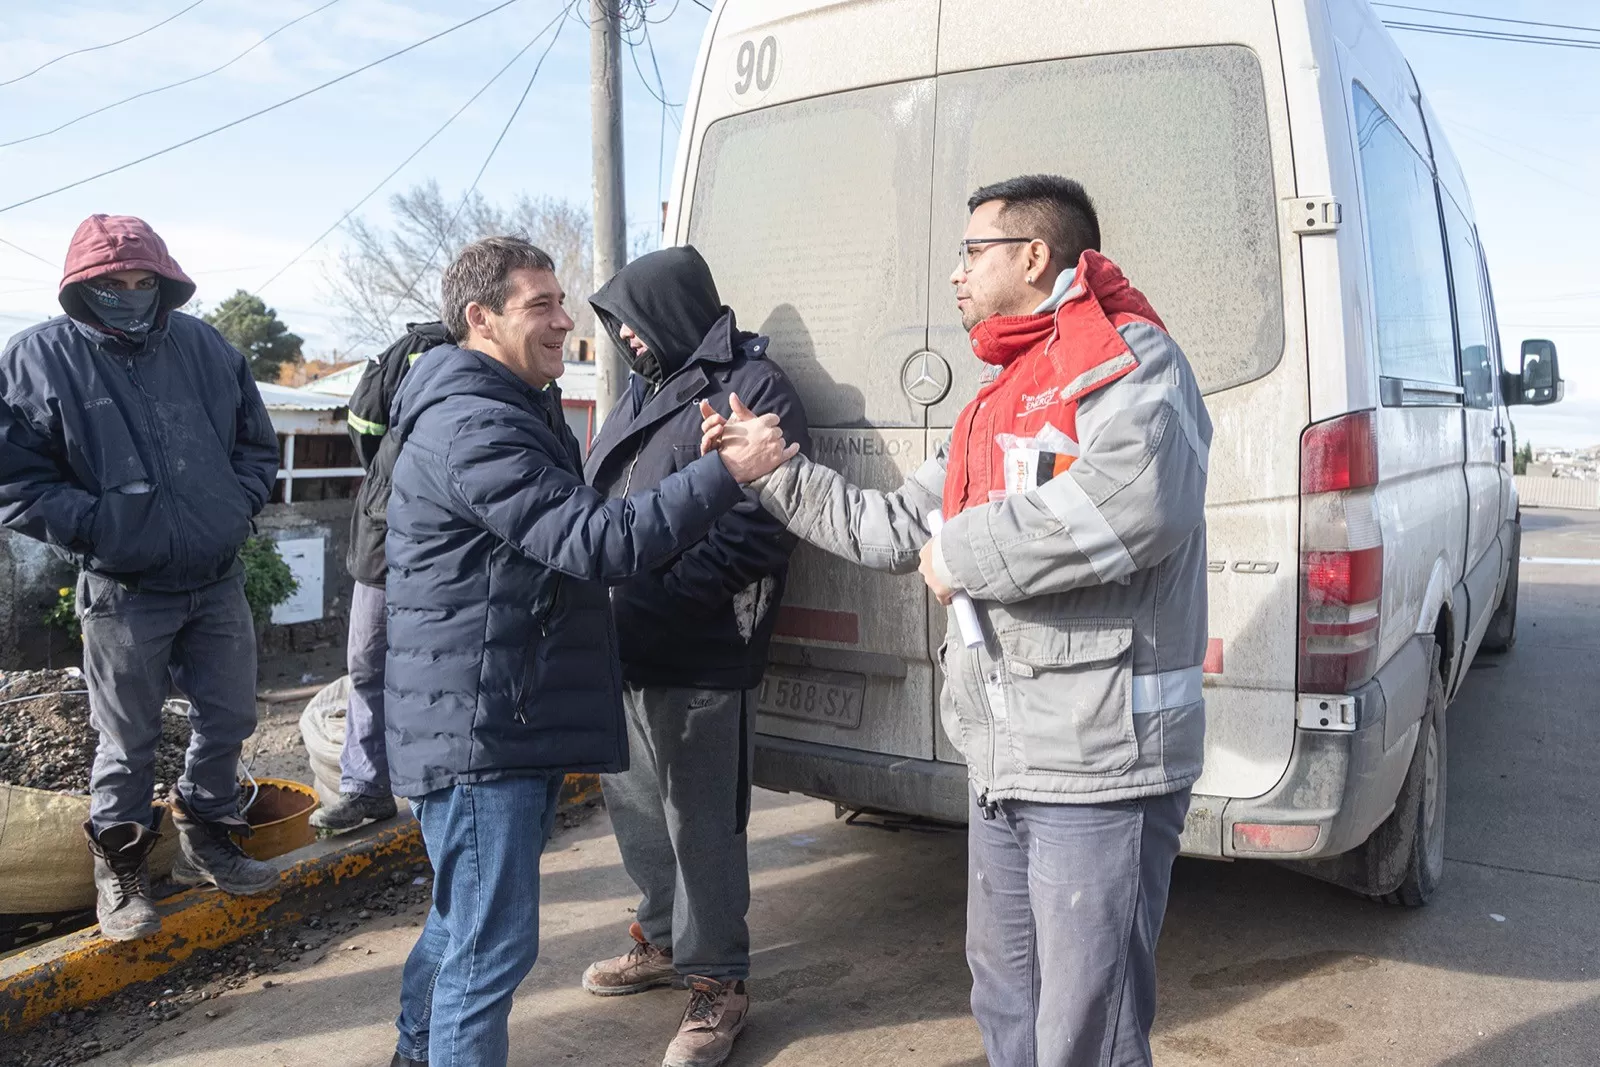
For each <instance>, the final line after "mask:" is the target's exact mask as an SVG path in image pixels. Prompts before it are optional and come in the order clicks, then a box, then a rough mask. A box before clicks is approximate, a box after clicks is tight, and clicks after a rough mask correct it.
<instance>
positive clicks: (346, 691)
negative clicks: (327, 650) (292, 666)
mask: <svg viewBox="0 0 1600 1067" xmlns="http://www.w3.org/2000/svg"><path fill="white" fill-rule="evenodd" d="M349 709H350V676H349V675H348V674H347V675H345V676H344V677H343V678H340V679H338V680H337V681H333V682H329V683H328V684H327V685H325V686H323V687H322V689H321V691H319V692H318V693H317V695H316V696H314V697H312V698H311V702H310V703H309V704H307V705H306V710H305V711H303V712H301V713H300V737H301V739H302V740H303V741H304V742H305V745H306V754H307V755H308V756H310V757H311V774H312V777H313V779H314V781H313V784H314V785H315V786H316V789H317V798H318V799H319V800H321V801H322V803H323V805H324V806H326V805H329V804H333V803H334V802H336V801H337V800H338V799H339V753H340V751H341V750H342V749H343V748H344V733H345V715H346V713H347V712H348V711H349Z"/></svg>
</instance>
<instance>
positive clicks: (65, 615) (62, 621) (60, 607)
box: [44, 586, 83, 641]
mask: <svg viewBox="0 0 1600 1067" xmlns="http://www.w3.org/2000/svg"><path fill="white" fill-rule="evenodd" d="M44 624H45V625H46V626H53V627H55V628H56V629H58V630H65V631H66V632H67V636H68V637H70V638H72V639H73V640H74V641H82V640H83V630H82V628H81V627H79V625H78V595H77V593H75V592H74V591H73V589H72V587H71V586H63V587H62V588H61V589H58V590H56V602H55V603H54V604H52V605H50V610H49V611H47V612H45V613H44Z"/></svg>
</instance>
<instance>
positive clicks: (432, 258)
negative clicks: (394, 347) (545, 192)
mask: <svg viewBox="0 0 1600 1067" xmlns="http://www.w3.org/2000/svg"><path fill="white" fill-rule="evenodd" d="M389 209H390V212H391V214H392V215H393V226H392V227H391V228H384V227H382V226H379V225H377V224H374V223H372V222H369V221H368V220H366V219H359V218H358V219H354V220H352V221H351V222H350V223H349V225H348V226H346V227H345V234H346V237H347V242H346V244H345V247H344V248H343V249H342V250H341V251H340V254H339V260H338V264H337V266H336V267H335V268H333V269H332V270H330V271H329V272H328V274H327V276H326V281H327V284H328V287H329V290H330V295H331V297H332V300H333V302H334V303H335V304H336V305H337V306H338V307H339V309H340V310H341V311H342V312H343V313H344V325H345V330H346V333H347V334H348V336H349V339H350V340H351V341H352V342H353V343H354V344H356V345H379V344H387V343H388V342H389V341H391V340H393V339H394V338H395V337H397V336H399V333H400V331H401V330H402V329H404V326H405V323H407V322H421V321H426V320H430V319H437V318H439V317H440V307H439V278H440V275H441V273H442V272H443V270H444V268H445V266H446V265H447V264H448V263H450V262H451V261H452V260H453V259H455V257H456V255H457V253H459V252H460V251H461V249H462V247H464V246H465V245H467V244H470V243H471V242H473V241H476V240H477V239H479V238H480V237H488V236H490V235H492V234H519V235H521V236H524V237H527V238H528V239H529V240H530V241H532V242H533V243H534V244H536V245H538V246H539V247H540V248H542V249H544V250H545V251H546V252H549V253H550V255H551V256H552V257H553V258H554V259H555V261H556V276H557V277H558V278H559V279H560V280H561V286H562V288H563V289H565V290H566V291H567V311H568V313H569V314H571V316H572V319H573V321H574V322H575V323H576V324H577V329H575V330H574V331H573V337H574V338H579V337H592V336H593V335H594V312H593V311H592V310H591V309H590V307H589V294H590V293H591V291H592V290H593V274H594V268H593V262H594V256H593V244H594V242H593V239H592V236H591V234H592V229H591V224H590V219H589V212H588V211H587V210H585V209H584V208H582V207H579V206H577V205H575V204H573V203H571V202H570V201H567V200H559V199H555V198H552V197H538V198H533V197H528V196H523V197H521V198H520V199H519V200H517V202H516V203H515V204H513V205H511V206H510V207H509V208H506V207H503V206H500V205H496V204H491V203H489V202H488V201H487V200H485V199H484V197H483V195H482V194H481V193H478V192H473V193H472V195H471V196H469V197H468V198H467V200H466V201H465V203H463V202H462V200H461V199H460V198H459V197H446V196H445V195H444V194H443V193H442V192H441V191H440V189H439V184H438V183H437V182H434V181H429V182H426V183H424V184H422V185H418V186H415V187H414V188H412V189H410V190H408V191H407V192H403V193H396V194H395V195H394V196H392V197H391V198H390V199H389Z"/></svg>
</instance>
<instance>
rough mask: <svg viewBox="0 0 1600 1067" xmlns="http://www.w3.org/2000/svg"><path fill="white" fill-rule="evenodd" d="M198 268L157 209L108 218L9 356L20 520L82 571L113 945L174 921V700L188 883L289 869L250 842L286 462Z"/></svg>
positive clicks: (5, 490)
mask: <svg viewBox="0 0 1600 1067" xmlns="http://www.w3.org/2000/svg"><path fill="white" fill-rule="evenodd" d="M194 290H195V286H194V282H192V281H190V280H189V277H188V275H186V274H184V272H183V268H181V267H179V266H178V263H177V261H176V260H175V259H173V258H172V256H171V254H169V253H168V251H167V246H166V243H165V242H164V241H162V240H161V238H160V237H159V236H157V234H156V232H155V231H154V230H152V229H151V228H150V226H149V225H148V224H147V223H146V222H144V221H143V220H142V219H136V218H131V217H128V216H121V215H92V216H90V217H89V218H87V219H85V220H84V222H83V224H82V225H80V226H79V227H78V232H77V233H75V234H74V235H73V237H72V244H71V246H70V247H69V248H68V250H67V263H66V272H65V275H64V276H63V278H62V280H61V292H60V300H61V307H62V309H63V310H64V311H66V314H65V315H63V316H60V317H58V318H54V319H51V320H50V321H49V322H46V323H42V324H40V325H38V326H35V327H33V328H32V329H30V330H24V331H23V332H22V333H20V334H18V335H17V336H15V337H13V338H12V339H11V343H10V344H8V345H7V346H6V348H5V352H4V354H3V355H0V396H3V398H4V399H3V401H0V440H3V441H4V447H0V523H3V524H4V525H5V527H6V528H7V529H10V530H14V531H16V532H17V533H20V534H24V535H26V536H28V537H32V538H34V539H36V540H39V541H43V542H45V543H46V544H49V545H51V546H52V547H54V548H55V549H56V550H57V551H59V552H60V553H61V554H62V555H64V556H66V557H67V558H69V559H70V560H72V561H73V562H74V563H76V564H77V565H78V567H79V568H80V569H81V570H80V573H79V575H78V586H77V611H78V618H79V620H80V622H81V623H82V626H83V673H84V678H85V680H86V681H87V683H88V688H89V710H90V721H91V722H92V723H93V724H94V728H95V730H96V731H97V732H98V733H99V735H100V736H99V744H98V745H97V746H96V748H95V756H94V771H93V773H92V775H91V777H90V790H91V796H90V800H89V821H88V822H86V823H85V824H84V827H83V829H84V833H85V835H86V836H87V837H88V839H89V851H90V852H91V853H92V854H93V856H94V882H95V889H96V903H95V913H96V915H97V916H98V918H99V920H100V932H101V933H102V934H104V935H105V936H106V937H108V938H110V939H111V940H113V941H131V940H134V939H136V938H140V937H147V936H149V935H150V934H153V933H155V932H156V931H157V930H159V929H160V928H161V918H160V916H159V915H158V914H157V913H156V910H155V907H154V905H153V904H152V903H151V899H150V872H149V866H148V858H149V855H150V851H151V849H153V848H154V847H155V844H156V841H157V839H158V838H159V837H160V836H161V835H160V833H159V832H158V831H159V825H158V821H157V820H158V816H157V814H156V812H155V809H154V807H153V805H152V799H153V797H152V793H153V790H154V787H155V754H156V746H157V744H158V743H159V742H160V740H161V717H162V707H163V704H164V703H165V702H166V699H167V696H168V695H169V693H170V692H171V689H172V687H173V686H176V687H177V688H178V689H179V690H180V691H181V692H182V693H183V695H184V696H186V697H188V698H189V701H190V708H189V712H188V717H189V723H190V725H191V726H192V727H193V730H194V738H193V740H192V741H191V742H190V744H189V751H188V754H187V756H186V757H185V760H184V769H183V775H182V777H180V778H179V779H178V781H177V783H176V785H175V786H174V787H173V790H172V796H171V803H172V809H173V820H174V823H175V824H176V826H177V829H178V835H179V844H180V848H181V854H180V856H179V859H178V860H177V863H176V865H175V866H174V869H173V876H174V878H176V879H178V880H180V881H184V882H191V883H198V882H209V883H212V884H214V885H216V886H217V887H218V888H219V889H223V890H226V891H227V892H230V893H259V892H262V891H263V890H266V889H268V888H270V887H272V886H274V885H276V884H277V882H278V874H277V871H276V869H275V868H274V867H273V866H272V865H271V864H270V863H263V862H261V861H260V860H255V859H251V858H250V857H249V856H246V855H245V854H244V852H243V851H242V850H241V849H240V848H239V846H238V844H237V843H236V842H235V841H234V840H233V837H234V835H247V834H249V832H250V829H249V827H248V826H247V825H246V823H245V820H244V818H243V816H242V814H241V813H240V810H239V785H238V778H237V774H238V767H239V752H240V749H241V747H242V746H243V744H244V741H245V739H246V738H247V737H249V736H250V735H251V734H252V733H254V732H255V727H256V635H255V623H254V621H253V620H252V618H251V615H250V605H249V604H248V603H247V602H246V600H245V596H244V570H243V568H242V567H241V566H240V563H239V549H240V547H241V546H242V545H243V544H244V541H245V538H246V537H247V536H249V533H250V520H251V519H252V518H254V517H255V515H256V513H257V512H259V511H260V510H261V508H262V506H263V505H265V504H266V502H267V500H268V498H269V497H270V496H271V495H272V487H273V484H274V483H275V481H276V479H277V475H278V438H277V434H276V433H275V432H274V431H273V428H272V422H271V420H270V419H269V418H268V417H267V410H266V408H265V407H264V406H263V405H262V403H261V394H260V393H259V392H258V391H257V389H256V384H255V381H254V379H252V378H251V377H250V367H249V364H247V363H246V362H245V358H244V356H242V355H240V354H239V352H238V351H236V350H235V349H234V347H233V346H232V345H230V344H229V343H228V342H227V341H226V340H224V339H223V337H222V335H221V334H219V333H218V332H217V331H216V330H215V329H213V328H212V327H211V326H209V325H207V324H206V323H204V322H202V321H201V320H200V319H197V318H194V317H193V316H190V315H185V314H183V313H182V312H181V311H179V310H178V308H180V307H182V306H183V305H184V304H186V303H188V302H189V299H190V298H191V297H193V296H194Z"/></svg>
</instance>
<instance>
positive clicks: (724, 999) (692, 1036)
mask: <svg viewBox="0 0 1600 1067" xmlns="http://www.w3.org/2000/svg"><path fill="white" fill-rule="evenodd" d="M688 982H689V1007H688V1008H687V1009H686V1010H685V1011H684V1013H683V1021H682V1022H681V1023H679V1024H678V1036H677V1037H675V1038H673V1039H672V1044H670V1045H668V1046H667V1054H666V1056H664V1057H662V1060H661V1067H717V1064H719V1063H721V1062H722V1061H723V1060H725V1059H727V1058H728V1053H730V1052H732V1051H733V1041H734V1038H736V1037H738V1036H739V1031H741V1030H743V1029H744V1022H745V1019H746V1018H748V1017H749V1015H750V997H749V996H748V995H747V994H746V993H745V991H744V983H743V982H718V981H716V980H715V979H711V978H700V977H696V976H694V975H691V976H690V977H689V979H688Z"/></svg>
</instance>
